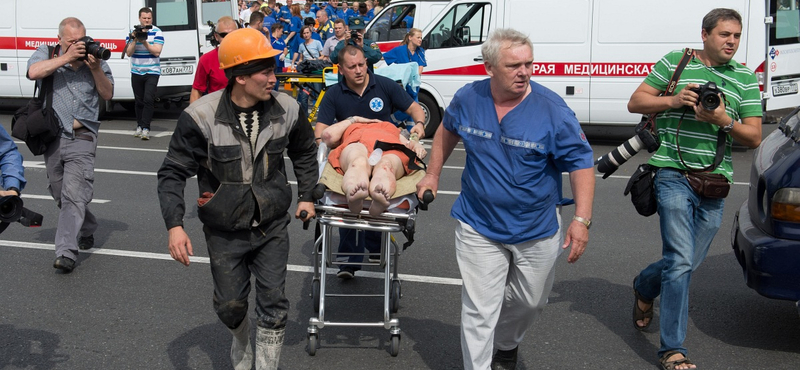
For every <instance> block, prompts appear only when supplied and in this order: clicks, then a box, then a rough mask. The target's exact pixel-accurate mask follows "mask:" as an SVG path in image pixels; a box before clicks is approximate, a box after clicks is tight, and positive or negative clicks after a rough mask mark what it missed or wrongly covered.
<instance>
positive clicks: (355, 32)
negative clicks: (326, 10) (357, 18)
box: [350, 30, 361, 40]
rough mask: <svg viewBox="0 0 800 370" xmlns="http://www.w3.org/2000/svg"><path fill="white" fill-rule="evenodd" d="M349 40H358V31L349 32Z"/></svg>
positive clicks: (359, 36) (359, 35)
mask: <svg viewBox="0 0 800 370" xmlns="http://www.w3.org/2000/svg"><path fill="white" fill-rule="evenodd" d="M350 38H351V39H353V40H358V39H360V38H361V34H360V33H358V30H350Z"/></svg>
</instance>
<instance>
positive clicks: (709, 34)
mask: <svg viewBox="0 0 800 370" xmlns="http://www.w3.org/2000/svg"><path fill="white" fill-rule="evenodd" d="M702 28H703V29H702V34H701V35H702V40H703V50H696V51H695V52H694V55H693V57H691V58H690V59H689V60H688V64H686V66H685V68H684V69H683V71H682V72H681V74H680V79H679V81H678V84H677V87H676V89H675V91H676V92H675V93H674V94H673V95H666V96H665V95H661V94H662V92H664V91H667V87H668V86H667V84H668V83H667V82H668V81H670V77H671V76H672V75H673V72H674V70H675V69H676V66H677V65H678V63H679V61H680V60H681V58H682V56H683V52H682V51H680V50H677V51H673V52H671V53H669V54H667V55H666V56H664V57H663V58H661V59H660V60H659V61H658V62H657V63H656V64H655V66H654V67H653V69H652V71H651V72H650V74H649V75H648V76H647V77H646V78H645V80H644V82H643V83H642V84H641V85H640V86H639V87H638V88H637V89H636V91H635V92H634V93H633V95H632V96H631V99H630V101H629V102H628V110H629V111H631V112H632V113H642V114H651V113H658V115H657V116H656V120H655V122H656V127H657V136H658V139H659V141H660V146H659V147H658V149H657V151H656V153H655V154H654V155H653V156H652V157H651V158H650V160H649V162H648V164H649V165H651V166H653V167H655V168H656V169H655V178H654V190H655V198H656V202H657V205H658V207H657V209H658V214H659V217H660V226H661V241H662V259H661V260H659V261H657V262H655V263H653V264H651V265H650V266H648V267H646V268H645V269H644V270H643V271H641V272H640V273H639V275H638V276H637V277H636V278H635V279H634V281H633V289H634V295H635V298H636V299H635V301H634V307H633V325H634V327H635V328H636V329H638V330H645V329H647V328H648V327H649V326H650V323H651V321H652V320H653V301H654V299H655V298H656V297H658V296H661V301H660V306H659V307H660V310H659V313H660V318H659V323H660V325H659V327H660V330H661V347H660V349H659V350H658V356H659V358H660V362H661V366H662V367H663V368H664V369H694V368H696V366H695V365H694V364H693V363H692V362H691V361H689V359H688V357H687V351H686V348H685V347H684V346H683V344H684V340H685V338H686V330H687V325H688V316H689V281H690V279H691V276H692V272H693V271H694V270H695V269H697V267H699V265H700V263H701V262H702V261H703V259H704V258H705V256H706V253H707V252H708V249H709V246H710V245H711V241H712V240H713V238H714V235H715V234H716V233H717V230H718V229H719V227H720V223H721V222H722V210H723V205H724V198H722V197H724V195H725V194H723V195H721V196H715V195H714V194H708V193H706V192H705V191H700V190H698V189H696V188H695V189H693V186H692V185H691V184H690V180H689V179H690V178H692V177H693V175H694V174H697V173H698V171H703V172H705V173H706V174H718V175H721V176H720V180H722V181H721V183H722V184H723V185H728V184H727V183H728V182H729V181H732V175H733V167H732V163H731V153H730V152H731V142H732V138H733V139H736V140H737V141H738V142H740V143H742V144H743V145H746V146H747V147H750V148H755V147H757V146H758V145H759V144H760V142H761V102H760V94H759V90H758V82H757V81H756V77H755V75H754V74H753V72H752V71H751V70H750V69H749V68H747V67H745V66H743V65H741V64H739V63H737V62H736V61H734V60H733V56H734V54H736V50H737V49H738V48H739V42H740V40H741V36H742V18H741V16H740V15H739V13H737V12H736V11H734V10H731V9H721V8H720V9H714V10H712V11H711V12H709V13H708V14H707V15H706V16H705V17H704V18H703V24H702ZM689 81H691V83H690V82H689ZM698 81H708V83H706V84H704V85H699V83H698ZM712 83H713V85H712ZM709 102H714V103H718V105H716V107H715V106H714V105H715V104H710V105H709V104H707V103H709ZM720 133H721V134H720ZM718 151H720V152H721V153H720V156H719V157H717V152H718ZM723 157H724V158H723ZM715 158H719V159H716V160H715ZM720 160H721V163H720Z"/></svg>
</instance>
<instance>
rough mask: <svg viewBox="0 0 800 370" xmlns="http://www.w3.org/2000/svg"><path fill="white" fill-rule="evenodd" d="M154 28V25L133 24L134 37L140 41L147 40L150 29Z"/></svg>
mask: <svg viewBox="0 0 800 370" xmlns="http://www.w3.org/2000/svg"><path fill="white" fill-rule="evenodd" d="M151 29H153V26H152V25H147V26H142V25H141V24H137V25H135V26H133V38H135V39H136V41H139V42H145V41H147V34H148V33H149V32H150V30H151Z"/></svg>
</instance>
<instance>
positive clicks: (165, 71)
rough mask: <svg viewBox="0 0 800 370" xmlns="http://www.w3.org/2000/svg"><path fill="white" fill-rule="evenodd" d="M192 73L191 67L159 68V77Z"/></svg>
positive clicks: (192, 68)
mask: <svg viewBox="0 0 800 370" xmlns="http://www.w3.org/2000/svg"><path fill="white" fill-rule="evenodd" d="M192 73H194V66H193V65H186V66H168V67H161V75H162V76H169V75H190V74H192Z"/></svg>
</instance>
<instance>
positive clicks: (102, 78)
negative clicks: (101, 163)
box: [2, 17, 114, 273]
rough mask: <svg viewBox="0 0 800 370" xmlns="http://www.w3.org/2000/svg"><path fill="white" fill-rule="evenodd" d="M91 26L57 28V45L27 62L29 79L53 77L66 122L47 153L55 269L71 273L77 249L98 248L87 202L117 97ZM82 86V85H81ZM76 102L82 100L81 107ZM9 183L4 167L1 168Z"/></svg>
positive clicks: (73, 23)
mask: <svg viewBox="0 0 800 370" xmlns="http://www.w3.org/2000/svg"><path fill="white" fill-rule="evenodd" d="M85 37H86V27H84V25H83V22H81V21H80V20H79V19H78V18H73V17H70V18H65V19H64V20H62V21H61V23H60V24H59V25H58V45H56V47H55V48H54V49H53V50H52V53H51V50H50V47H49V46H47V45H42V46H40V47H39V48H38V49H36V51H35V52H34V53H33V55H31V58H30V59H28V73H27V76H28V79H30V80H37V84H39V85H40V86H41V83H42V82H41V80H42V79H44V78H46V77H48V76H51V75H52V76H53V90H52V94H53V109H54V110H55V112H56V115H57V116H58V118H59V121H60V122H61V138H60V139H58V140H53V141H52V142H51V143H50V144H48V147H47V151H46V152H45V153H44V161H45V167H46V168H47V179H48V180H49V182H50V185H49V189H50V194H52V196H53V199H55V201H56V204H57V205H58V207H59V209H60V210H59V214H58V228H57V229H56V236H55V246H56V260H55V262H54V263H53V267H55V268H56V269H59V270H61V271H62V272H65V273H69V272H71V271H72V269H73V268H75V261H77V260H78V249H90V248H92V247H93V246H94V231H95V230H96V229H97V220H96V219H95V217H94V215H93V214H92V213H91V212H90V211H89V208H88V204H89V202H90V201H91V200H92V196H93V192H94V176H87V175H86V174H87V173H88V174H91V173H93V172H94V159H95V151H96V150H97V133H98V130H99V129H100V121H98V120H97V116H98V114H99V112H100V99H103V100H110V99H111V97H112V96H113V95H114V78H113V77H112V76H111V68H109V67H108V64H107V63H106V62H105V60H102V59H99V58H97V57H96V56H95V55H93V54H91V53H87V49H86V42H85V41H81V40H83V39H84V38H85ZM78 82H80V83H78ZM75 102H80V103H79V104H76V103H75ZM2 171H3V177H4V181H5V176H6V173H5V168H2Z"/></svg>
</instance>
